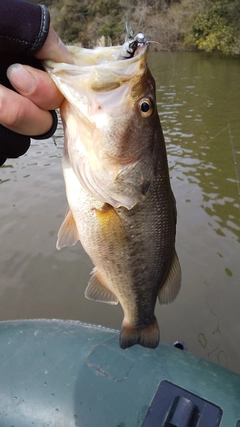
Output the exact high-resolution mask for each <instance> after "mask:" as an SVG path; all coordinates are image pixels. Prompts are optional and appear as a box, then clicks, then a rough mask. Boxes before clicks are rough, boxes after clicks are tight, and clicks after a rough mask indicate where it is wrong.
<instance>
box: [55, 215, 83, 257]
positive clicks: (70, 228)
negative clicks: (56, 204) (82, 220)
mask: <svg viewBox="0 0 240 427" xmlns="http://www.w3.org/2000/svg"><path fill="white" fill-rule="evenodd" d="M78 240H79V234H78V229H77V226H76V222H75V219H74V218H73V214H72V211H71V209H70V208H68V210H67V213H66V216H65V218H64V220H63V223H62V225H61V227H60V229H59V232H58V239H57V244H56V247H57V249H58V250H60V249H62V248H63V247H64V246H72V245H75V244H76V243H77V241H78Z"/></svg>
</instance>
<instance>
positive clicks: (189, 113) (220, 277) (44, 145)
mask: <svg viewBox="0 0 240 427" xmlns="http://www.w3.org/2000/svg"><path fill="white" fill-rule="evenodd" d="M149 65H150V68H151V70H152V73H153V75H154V77H155V79H156V88H157V101H158V108H159V114H160V118H161V122H162V127H163V131H164V135H165V139H166V144H167V151H168V158H169V167H170V174H171V180H172V187H173V190H174V193H175V196H176V199H177V206H178V227H177V251H178V254H179V258H180V261H181V265H182V272H183V283H182V289H181V292H180V294H179V296H178V298H177V300H176V301H175V302H174V303H173V304H171V305H169V306H165V307H160V306H157V308H156V313H157V317H158V320H159V324H160V329H161V340H162V341H163V342H167V343H172V342H173V341H174V340H177V339H179V340H183V341H185V342H186V343H187V345H188V349H189V351H191V352H193V353H194V354H197V355H199V356H202V357H204V358H206V359H209V360H211V361H213V362H216V363H218V364H220V365H222V366H225V367H228V368H229V369H232V370H235V371H237V372H240V365H239V356H240V334H239V324H240V310H239V305H240V196H239V191H240V189H239V183H238V181H237V165H236V164H235V162H236V160H237V162H238V163H240V97H239V93H240V62H239V61H237V60H234V59H230V58H221V57H219V56H209V55H206V54H196V53H182V52H181V53H180V52H178V53H174V54H172V56H170V55H169V54H168V53H165V52H163V53H151V54H150V57H149ZM62 135H63V132H62V128H61V125H59V128H58V130H57V133H56V137H55V142H56V144H57V145H55V144H54V141H53V139H50V140H48V141H42V142H41V141H33V143H32V147H31V149H30V150H29V151H28V153H27V154H26V155H25V156H24V157H21V158H19V159H17V160H14V161H11V160H10V161H8V162H7V163H6V164H5V166H4V167H3V168H1V169H0V184H1V185H0V190H1V210H0V224H1V227H0V243H1V245H0V320H5V319H19V318H42V317H47V318H63V319H79V320H81V321H85V322H91V323H97V324H103V325H107V326H110V327H115V328H119V327H120V325H121V321H122V310H121V308H120V307H118V306H117V307H112V306H108V305H106V304H100V303H94V302H91V301H88V300H86V299H85V298H84V289H85V287H86V285H87V281H88V278H89V273H90V271H91V268H92V264H91V262H90V260H89V259H88V257H87V256H86V255H85V253H84V251H83V250H82V248H81V246H80V244H78V245H76V246H75V247H73V248H64V249H62V250H61V251H60V252H58V251H57V250H56V248H55V243H56V235H57V232H58V229H59V226H60V224H61V222H62V219H63V217H64V214H65V210H66V206H67V204H66V197H65V190H64V183H63V178H62V172H61V162H60V159H61V150H62V146H63V136H62ZM233 146H234V148H235V150H234V149H233Z"/></svg>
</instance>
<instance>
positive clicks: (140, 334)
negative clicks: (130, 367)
mask: <svg viewBox="0 0 240 427" xmlns="http://www.w3.org/2000/svg"><path fill="white" fill-rule="evenodd" d="M159 339H160V332H159V327H158V323H157V319H156V317H155V316H154V319H153V322H152V323H151V324H150V325H147V326H145V327H144V328H134V327H132V326H131V325H127V324H123V325H122V328H121V331H120V338H119V343H120V347H121V348H123V349H126V348H128V347H132V346H133V345H135V344H140V345H142V346H143V347H147V348H156V347H157V346H158V344H159Z"/></svg>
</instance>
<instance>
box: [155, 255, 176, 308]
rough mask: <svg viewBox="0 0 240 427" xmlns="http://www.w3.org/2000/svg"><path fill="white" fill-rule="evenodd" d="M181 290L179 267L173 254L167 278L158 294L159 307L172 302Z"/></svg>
mask: <svg viewBox="0 0 240 427" xmlns="http://www.w3.org/2000/svg"><path fill="white" fill-rule="evenodd" d="M180 288H181V267H180V264H179V260H178V256H177V254H176V252H175V255H174V258H173V262H172V265H171V267H170V270H169V273H168V275H167V278H166V280H165V282H164V284H163V286H162V287H161V288H160V290H159V292H158V300H159V303H160V304H161V305H164V304H169V303H170V302H172V301H174V300H175V298H176V296H177V295H178V292H179V291H180Z"/></svg>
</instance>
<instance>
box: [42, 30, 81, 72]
mask: <svg viewBox="0 0 240 427" xmlns="http://www.w3.org/2000/svg"><path fill="white" fill-rule="evenodd" d="M35 56H36V58H38V59H51V60H52V61H55V62H67V63H69V64H73V63H74V61H73V58H72V55H71V54H70V53H69V51H68V50H67V48H66V46H64V44H63V43H62V41H61V40H60V38H59V37H58V35H57V33H55V31H54V29H53V28H52V27H51V26H50V29H49V33H48V36H47V39H46V41H45V43H44V45H43V47H42V49H40V50H39V52H38V53H37V54H36V55H35Z"/></svg>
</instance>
